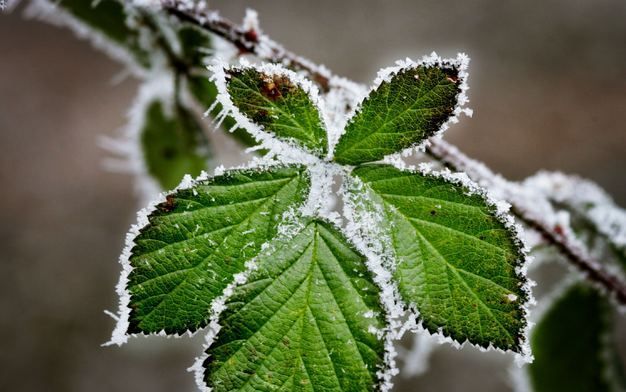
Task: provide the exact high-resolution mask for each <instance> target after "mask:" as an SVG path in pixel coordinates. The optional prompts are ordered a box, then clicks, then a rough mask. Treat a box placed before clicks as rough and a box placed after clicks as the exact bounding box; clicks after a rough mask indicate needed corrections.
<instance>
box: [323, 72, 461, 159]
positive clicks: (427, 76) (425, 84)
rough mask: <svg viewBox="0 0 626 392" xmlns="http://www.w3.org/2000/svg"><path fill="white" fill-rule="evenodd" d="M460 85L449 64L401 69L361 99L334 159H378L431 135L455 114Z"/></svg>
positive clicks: (456, 73) (415, 143) (457, 75)
mask: <svg viewBox="0 0 626 392" xmlns="http://www.w3.org/2000/svg"><path fill="white" fill-rule="evenodd" d="M460 84H461V80H460V78H459V72H458V69H457V68H456V67H454V66H451V65H439V66H424V65H420V66H417V67H413V68H406V69H403V70H401V71H399V72H398V73H396V74H395V75H393V76H392V77H391V80H390V81H383V82H382V83H381V84H380V86H379V87H378V88H376V89H375V90H374V91H372V92H371V93H370V95H369V96H368V97H367V98H366V99H365V100H364V101H363V102H362V103H361V105H360V108H359V109H358V111H357V113H356V114H355V115H354V117H352V119H350V120H349V122H348V125H347V126H346V129H345V133H344V134H343V135H342V136H341V138H340V139H339V143H338V144H337V146H336V147H335V153H334V156H335V158H334V159H335V161H336V162H338V163H341V164H348V165H356V164H359V163H365V162H373V161H378V160H380V159H382V158H383V157H384V156H386V155H389V154H393V153H396V152H399V151H402V150H403V149H406V148H408V147H411V146H414V145H417V144H419V143H420V142H422V141H423V140H425V139H427V138H429V137H430V136H432V135H434V134H435V133H436V132H437V131H438V130H439V129H440V128H441V126H442V125H443V123H444V122H445V121H446V120H448V118H450V116H451V115H452V114H453V111H454V108H455V106H456V104H457V96H458V94H459V92H460V91H461V90H460Z"/></svg>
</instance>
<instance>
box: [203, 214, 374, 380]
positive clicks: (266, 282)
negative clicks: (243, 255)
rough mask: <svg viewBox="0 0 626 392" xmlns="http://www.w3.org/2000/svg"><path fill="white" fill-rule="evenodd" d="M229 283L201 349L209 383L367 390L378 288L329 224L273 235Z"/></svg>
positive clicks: (371, 372) (371, 374) (371, 376)
mask: <svg viewBox="0 0 626 392" xmlns="http://www.w3.org/2000/svg"><path fill="white" fill-rule="evenodd" d="M275 246H276V249H275V250H274V251H272V252H271V253H269V254H266V255H263V256H262V257H260V258H259V260H258V269H257V270H256V271H255V272H253V273H252V275H251V276H250V278H249V279H248V281H247V283H246V284H244V285H242V286H239V287H237V288H236V289H235V292H234V293H233V296H232V297H230V299H229V301H228V302H227V307H226V311H224V313H222V315H221V316H220V324H221V325H223V327H222V329H221V330H220V332H219V335H218V336H217V341H216V343H215V344H214V345H213V346H212V347H210V348H209V349H208V351H207V354H208V355H209V356H208V358H207V359H206V360H205V362H204V367H205V368H206V371H205V377H204V379H205V382H206V383H207V385H209V386H210V387H211V388H213V390H214V391H244V390H245V391H252V390H255V391H278V390H280V391H296V390H297V391H313V390H319V391H373V390H375V389H376V385H377V384H378V378H377V375H376V372H377V371H379V370H381V368H384V363H383V356H384V351H385V349H384V342H383V341H381V339H380V338H378V337H377V336H376V334H374V333H373V332H370V331H373V329H371V328H372V327H373V328H376V329H379V330H380V329H383V328H384V325H385V324H384V323H385V317H384V313H383V310H382V308H381V305H380V301H379V290H378V288H377V287H376V286H375V285H374V283H373V282H372V278H371V275H370V273H369V271H368V270H367V268H366V267H365V260H364V257H363V256H361V255H360V254H359V253H357V251H356V250H354V248H353V247H352V246H350V245H349V244H348V243H347V241H346V240H345V239H344V237H343V235H342V234H341V233H340V232H339V231H338V230H337V229H335V228H334V227H333V226H332V225H330V224H328V223H325V222H322V221H319V220H315V221H311V222H310V223H308V224H307V225H306V226H305V227H304V228H303V229H302V230H301V231H300V232H299V233H298V234H297V235H295V236H291V238H290V239H288V240H284V239H283V240H282V241H278V242H277V243H276V244H275Z"/></svg>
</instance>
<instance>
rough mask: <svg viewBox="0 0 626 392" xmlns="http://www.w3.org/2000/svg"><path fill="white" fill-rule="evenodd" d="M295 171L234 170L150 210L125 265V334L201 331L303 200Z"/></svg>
mask: <svg viewBox="0 0 626 392" xmlns="http://www.w3.org/2000/svg"><path fill="white" fill-rule="evenodd" d="M308 186H309V180H308V176H307V175H306V174H305V169H303V168H301V167H274V168H270V169H267V170H264V171H262V170H253V169H250V170H236V171H231V172H227V173H226V174H224V175H222V176H217V177H214V178H212V179H209V180H206V181H202V182H200V183H197V184H196V185H194V186H193V187H192V188H191V189H184V190H178V191H176V192H174V193H172V194H170V195H169V196H167V200H166V201H165V202H163V203H161V204H159V205H158V206H157V207H156V210H155V211H154V212H153V213H152V214H151V215H150V216H149V217H148V219H149V224H148V225H147V226H145V227H144V228H143V229H141V232H140V233H139V235H138V236H137V237H136V238H135V240H134V243H135V244H136V245H135V246H134V248H133V249H132V252H131V257H130V259H129V261H130V264H131V266H132V268H133V269H132V272H131V273H130V276H129V283H128V287H127V288H128V291H129V292H130V294H131V300H130V309H131V313H130V320H129V321H130V326H129V331H128V332H129V333H139V332H143V333H150V332H158V331H161V330H164V331H165V332H166V333H170V334H172V333H177V334H181V333H183V332H185V331H187V330H190V331H193V330H196V329H198V328H200V327H203V326H205V325H206V323H207V319H208V317H209V306H210V304H211V301H212V300H213V299H215V298H216V297H218V296H220V295H221V294H222V291H223V290H224V288H225V287H226V286H227V285H228V284H229V283H230V282H231V281H232V280H233V275H234V274H236V273H238V272H241V271H242V270H243V269H244V264H245V262H246V261H248V260H250V259H251V258H253V257H254V256H256V255H257V254H258V252H259V251H260V249H261V246H262V245H263V244H264V243H266V242H267V241H269V240H270V239H272V238H273V237H274V236H275V234H276V231H277V226H278V225H279V223H280V222H281V218H282V216H283V213H285V212H286V211H287V210H288V209H290V208H297V207H298V206H299V205H301V204H302V202H303V200H304V199H305V193H306V192H307V190H308Z"/></svg>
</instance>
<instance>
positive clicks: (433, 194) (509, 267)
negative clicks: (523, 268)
mask: <svg viewBox="0 0 626 392" xmlns="http://www.w3.org/2000/svg"><path fill="white" fill-rule="evenodd" d="M353 174H354V175H356V176H357V177H358V178H360V179H361V180H362V181H363V182H364V184H365V188H366V191H367V192H368V193H369V196H370V197H371V198H372V200H373V202H374V203H376V204H377V205H379V206H381V207H382V208H381V210H382V217H383V220H384V223H383V226H384V227H381V229H382V230H384V231H385V233H386V234H387V235H388V236H389V238H390V242H391V248H392V249H391V251H392V252H393V254H394V256H395V261H396V263H397V265H396V270H395V272H394V274H395V279H396V280H397V282H398V288H399V292H400V295H401V296H402V298H403V300H404V301H405V302H407V303H408V304H411V305H415V307H416V308H417V310H418V311H419V313H420V317H421V319H422V322H423V324H424V327H425V328H427V329H428V330H430V331H431V332H436V331H438V330H441V332H442V333H443V334H444V335H446V336H450V337H452V338H453V339H454V340H456V341H459V342H464V341H465V340H469V341H470V342H471V343H473V344H476V345H479V346H483V347H488V346H489V344H493V346H495V347H497V348H500V349H511V350H515V351H521V343H522V341H523V330H524V327H525V325H526V320H525V312H524V310H523V304H524V303H525V302H526V300H527V294H526V292H525V291H524V289H523V285H524V283H525V278H524V277H523V276H521V275H520V274H519V273H517V272H516V267H519V266H520V263H521V261H522V260H523V259H524V256H523V254H522V252H521V250H520V245H519V243H518V242H517V240H516V239H515V235H514V233H512V232H511V231H510V230H509V229H507V227H506V226H505V225H504V224H503V223H502V222H501V221H500V220H499V219H498V218H497V217H496V211H495V207H492V206H490V205H488V204H487V202H486V201H485V200H484V198H483V197H482V196H480V195H476V194H470V192H469V190H468V189H466V188H465V187H463V186H460V185H457V184H455V183H452V182H450V181H448V180H446V179H443V178H440V177H436V176H434V175H426V174H421V173H415V172H410V171H401V170H398V169H396V168H394V167H391V166H386V165H366V166H362V167H358V168H356V169H355V170H354V171H353Z"/></svg>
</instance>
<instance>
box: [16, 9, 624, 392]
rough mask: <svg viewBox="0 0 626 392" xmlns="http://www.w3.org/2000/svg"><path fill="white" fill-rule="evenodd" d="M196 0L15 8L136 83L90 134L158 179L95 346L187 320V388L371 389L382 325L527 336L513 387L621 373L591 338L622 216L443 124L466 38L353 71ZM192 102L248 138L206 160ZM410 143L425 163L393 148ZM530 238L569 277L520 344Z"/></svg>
mask: <svg viewBox="0 0 626 392" xmlns="http://www.w3.org/2000/svg"><path fill="white" fill-rule="evenodd" d="M206 7H207V6H206V4H205V2H204V1H198V2H195V1H189V0H187V1H183V0H180V1H177V0H163V1H153V2H150V1H148V2H146V1H134V2H118V1H116V0H102V1H99V2H96V3H92V2H85V1H83V0H61V1H59V2H51V1H48V0H33V1H30V2H29V5H28V8H27V14H29V15H31V16H36V17H39V18H41V19H44V20H48V21H50V22H53V23H56V24H60V25H67V26H69V27H71V28H73V29H74V30H75V31H76V32H77V33H78V34H79V35H80V36H84V37H88V38H90V39H92V41H93V42H94V43H95V44H96V45H97V46H99V47H101V48H103V49H104V50H106V51H107V53H109V54H111V55H112V56H113V57H114V58H116V59H119V60H121V61H123V62H124V64H126V65H128V66H129V69H130V70H131V71H132V72H133V74H134V75H135V76H137V77H138V78H139V79H140V80H142V81H143V84H142V87H141V88H140V92H139V95H138V98H137V100H136V102H135V104H134V106H133V108H132V110H131V112H130V119H129V126H128V129H127V134H126V135H125V139H124V140H123V141H122V142H119V141H108V142H107V145H108V146H109V147H113V148H114V149H115V151H117V152H119V153H122V154H124V155H126V156H127V157H128V162H129V164H130V167H131V169H132V170H133V171H134V172H135V173H136V175H137V177H138V183H139V184H140V185H141V187H140V190H141V192H142V198H154V197H156V196H157V193H158V190H165V189H172V188H175V189H174V190H173V191H166V192H164V193H161V194H160V196H158V198H157V200H156V201H155V202H152V203H150V204H149V206H148V207H147V208H146V209H144V210H142V211H141V212H140V213H139V214H138V216H139V217H138V223H137V224H136V225H135V226H133V228H132V229H131V231H130V233H129V234H128V236H127V245H126V248H125V250H124V252H123V253H122V255H121V257H120V262H121V264H122V266H123V270H122V274H121V278H120V282H119V285H118V287H117V290H118V294H119V296H120V309H119V312H118V313H117V314H115V315H113V317H114V318H115V319H116V320H117V325H116V327H115V330H114V333H113V336H112V338H111V341H110V342H109V343H108V344H118V345H121V344H123V343H125V342H126V341H127V339H128V338H129V337H131V336H134V335H149V334H158V335H175V336H178V335H183V334H186V333H189V334H192V333H195V332H196V331H199V330H202V329H204V330H206V334H207V338H206V345H205V347H204V353H203V354H202V355H201V356H200V357H199V358H198V359H197V360H196V364H195V365H194V366H193V370H194V371H195V374H196V380H197V382H198V386H199V387H200V388H201V389H207V388H210V389H212V390H216V391H232V390H264V391H265V390H324V391H366V390H388V389H390V388H391V387H392V376H393V375H395V374H396V373H397V369H396V365H395V357H396V352H395V349H394V342H395V341H396V340H398V339H399V338H400V337H402V335H403V334H404V333H405V332H406V331H408V330H411V331H416V332H417V333H419V334H422V336H423V335H424V334H430V335H434V336H435V337H438V338H439V340H441V341H446V342H449V343H452V344H454V345H460V344H463V343H465V342H469V343H470V344H472V345H475V346H478V347H480V348H484V349H497V350H500V351H507V352H512V353H515V355H516V356H517V358H518V359H519V361H518V362H520V364H525V363H530V362H532V359H533V355H534V358H535V361H534V362H533V363H532V364H530V365H527V366H525V367H524V368H523V369H522V370H519V371H518V375H520V374H521V375H523V376H524V378H525V380H526V383H522V382H520V383H519V384H518V385H517V386H518V387H519V388H522V386H523V385H526V386H528V387H530V388H532V389H533V390H536V391H544V390H545V391H549V390H555V388H559V387H563V386H564V385H569V386H570V387H567V388H566V389H567V390H598V391H610V390H620V388H622V387H623V385H624V384H623V380H622V379H620V376H619V373H620V367H621V365H620V364H619V362H618V361H617V359H616V358H617V357H616V355H614V354H615V353H614V351H613V350H614V347H613V346H612V345H611V343H610V339H607V338H606V336H608V335H609V334H610V331H611V328H612V318H611V315H612V313H613V309H614V308H615V307H616V306H623V305H624V304H625V303H626V288H625V286H624V283H623V281H624V279H623V270H622V271H620V270H619V269H618V268H619V266H621V268H624V267H626V262H625V260H626V213H625V212H624V211H623V210H621V209H619V207H617V206H615V205H614V204H613V202H612V201H611V199H610V198H609V197H608V196H607V195H606V194H605V193H604V192H603V191H602V190H601V189H599V188H597V187H596V186H595V185H594V184H592V183H589V182H585V181H584V180H581V179H578V178H576V177H568V176H565V175H562V174H555V173H540V174H538V175H537V176H535V177H532V178H530V179H528V180H526V181H525V182H523V183H513V182H509V181H506V180H505V179H503V178H501V177H500V176H498V175H496V174H494V173H492V172H491V171H490V170H489V169H487V168H486V167H484V166H483V165H482V164H480V163H478V162H476V161H473V160H471V159H470V158H468V157H466V156H465V155H463V154H462V153H461V152H460V151H458V150H457V149H456V148H455V147H453V146H451V145H449V144H447V143H446V142H444V141H443V140H442V139H441V134H442V133H443V131H445V129H446V128H447V127H448V126H449V125H450V124H453V123H455V122H457V121H458V117H459V116H461V115H463V114H466V115H471V110H470V109H468V108H466V107H465V105H466V104H467V102H468V99H467V96H466V91H467V88H468V87H467V76H468V74H467V66H468V62H469V59H468V58H467V56H465V55H464V54H459V55H458V56H457V57H456V58H453V59H443V58H441V57H439V56H437V55H435V54H432V55H430V56H425V57H423V58H422V59H421V60H419V61H412V60H409V59H407V60H403V61H398V62H397V63H396V65H395V66H392V67H389V68H386V69H383V70H381V71H380V72H379V74H378V77H377V79H376V80H375V81H374V83H373V85H372V87H371V88H369V89H367V88H364V87H363V86H361V85H358V84H356V83H353V82H350V81H348V80H346V79H343V78H340V77H337V76H335V75H332V74H331V73H330V72H329V71H328V70H326V69H325V68H323V67H318V66H316V65H314V64H313V63H311V62H310V61H308V60H306V59H302V58H300V57H297V56H295V55H294V54H292V53H291V52H289V51H287V50H285V49H284V48H282V47H281V46H280V45H278V44H276V43H275V42H273V41H271V40H270V39H269V38H268V37H266V36H265V35H263V33H262V31H261V30H260V28H259V25H258V21H257V20H256V14H254V13H253V12H249V13H248V15H247V16H246V18H245V20H244V23H243V24H242V25H235V24H233V23H232V22H229V21H228V20H226V19H224V18H222V17H220V16H219V15H218V14H217V13H215V12H212V11H209V10H208V9H207V8H206ZM218 37H219V38H218ZM216 40H221V41H222V45H214V44H213V43H214V42H216ZM223 41H225V42H223ZM218 46H219V47H220V50H217V49H216V48H217V47H218ZM236 57H242V58H241V59H239V60H238V61H235V60H234V59H235V58H236ZM206 64H209V66H208V67H206V66H205V65H206ZM204 110H206V115H207V116H209V117H211V118H212V119H213V121H214V125H215V126H220V125H224V126H225V127H226V128H227V129H228V130H229V131H230V134H231V135H233V137H235V138H236V139H237V140H238V141H240V142H241V143H242V144H243V145H245V146H248V147H249V151H251V152H253V151H257V152H259V154H258V155H257V156H254V157H253V158H252V160H251V162H249V163H248V164H246V165H244V166H241V167H236V168H231V169H224V168H223V167H221V166H220V167H217V168H216V169H215V174H214V175H212V176H210V175H208V174H207V173H206V170H208V169H209V167H210V164H209V162H210V158H211V156H212V153H211V151H212V149H211V145H210V138H209V137H207V134H206V133H205V132H204V131H205V127H206V126H207V121H205V120H204V119H202V118H201V115H200V113H201V112H202V111H204ZM416 155H417V156H419V157H420V158H421V159H424V158H426V157H430V158H431V162H426V163H420V164H419V165H417V166H412V165H409V164H408V163H407V162H406V160H405V158H406V157H409V156H416ZM450 169H452V170H453V171H452V170H450ZM192 177H195V178H194V179H192ZM339 211H340V212H339ZM516 219H518V220H519V221H520V222H521V223H522V224H523V225H524V227H522V225H520V224H517V223H515V220H516ZM524 233H534V235H533V234H524ZM537 234H538V235H537ZM531 252H532V254H533V256H534V257H535V258H536V259H537V260H554V259H563V260H566V261H567V262H569V263H571V264H572V265H573V266H575V267H577V268H578V271H581V272H582V274H580V276H579V275H576V277H575V278H571V277H569V278H566V279H564V280H563V282H564V283H563V284H561V285H559V288H558V290H557V291H555V292H554V293H553V294H552V295H548V296H546V297H545V299H542V302H541V308H542V309H544V310H543V311H541V312H538V313H540V315H541V317H540V318H539V319H537V320H536V321H537V322H538V326H537V327H536V328H535V329H534V330H533V332H532V333H531V334H530V342H529V337H528V335H529V333H528V329H529V319H528V318H529V314H528V307H529V305H531V304H533V301H534V300H533V298H532V295H531V292H530V287H531V282H530V281H529V279H528V278H527V264H528V261H529V256H528V255H529V253H531ZM599 259H601V260H602V263H600V262H598V261H596V260H599ZM535 264H537V263H535ZM613 265H615V266H616V267H615V268H614V267H613ZM577 328H580V329H584V330H585V331H584V333H579V331H578V329H577ZM564 331H572V333H571V335H570V334H567V333H564ZM573 331H576V333H574V332H573ZM573 342H576V344H574V343H573ZM531 347H532V354H531V349H530V348H531ZM427 351H428V350H427ZM581 362H584V363H586V365H587V366H586V367H585V371H584V372H576V373H575V374H572V373H571V369H570V368H569V367H568V366H571V363H581ZM520 372H521V373H520ZM564 383H567V384H564Z"/></svg>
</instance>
